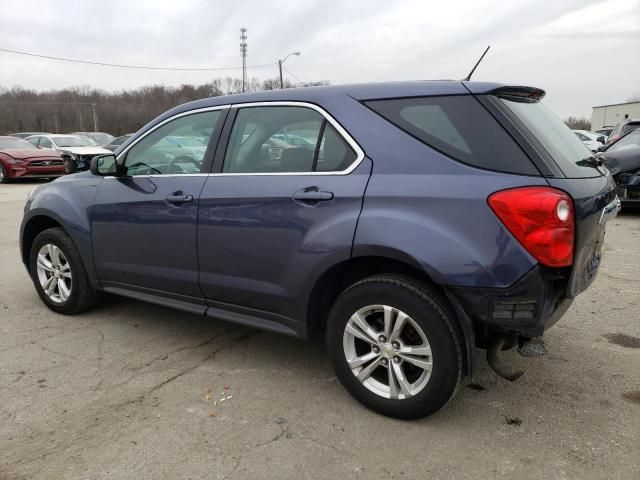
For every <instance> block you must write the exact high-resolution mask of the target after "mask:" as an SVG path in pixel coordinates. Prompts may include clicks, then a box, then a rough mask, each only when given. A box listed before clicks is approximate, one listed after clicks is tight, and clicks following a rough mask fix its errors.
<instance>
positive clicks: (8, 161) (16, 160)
mask: <svg viewBox="0 0 640 480" xmlns="http://www.w3.org/2000/svg"><path fill="white" fill-rule="evenodd" d="M7 163H10V164H11V165H24V161H23V160H18V159H17V158H10V159H9V160H7Z"/></svg>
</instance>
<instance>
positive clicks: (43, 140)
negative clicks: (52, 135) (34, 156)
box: [38, 137, 53, 148]
mask: <svg viewBox="0 0 640 480" xmlns="http://www.w3.org/2000/svg"><path fill="white" fill-rule="evenodd" d="M38 145H39V146H40V147H42V148H53V143H52V142H51V140H49V139H48V138H47V137H40V143H39V144H38Z"/></svg>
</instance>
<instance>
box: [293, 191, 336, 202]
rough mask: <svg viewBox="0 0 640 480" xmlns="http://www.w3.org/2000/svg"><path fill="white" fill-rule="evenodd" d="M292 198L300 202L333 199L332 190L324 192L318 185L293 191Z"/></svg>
mask: <svg viewBox="0 0 640 480" xmlns="http://www.w3.org/2000/svg"><path fill="white" fill-rule="evenodd" d="M293 199H294V200H296V201H298V202H302V203H315V202H326V201H328V200H333V192H325V191H324V190H320V189H319V188H318V187H308V188H303V189H302V190H298V191H297V192H296V193H294V194H293Z"/></svg>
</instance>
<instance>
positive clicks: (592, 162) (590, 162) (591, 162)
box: [576, 155, 602, 168]
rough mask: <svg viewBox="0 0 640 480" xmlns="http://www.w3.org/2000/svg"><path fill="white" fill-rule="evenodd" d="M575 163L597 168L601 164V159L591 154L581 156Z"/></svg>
mask: <svg viewBox="0 0 640 480" xmlns="http://www.w3.org/2000/svg"><path fill="white" fill-rule="evenodd" d="M576 165H580V166H581V167H593V168H598V167H601V166H602V159H601V158H599V157H595V156H593V155H592V156H590V157H586V158H583V159H582V160H580V161H578V162H576Z"/></svg>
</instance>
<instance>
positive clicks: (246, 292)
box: [198, 104, 371, 330]
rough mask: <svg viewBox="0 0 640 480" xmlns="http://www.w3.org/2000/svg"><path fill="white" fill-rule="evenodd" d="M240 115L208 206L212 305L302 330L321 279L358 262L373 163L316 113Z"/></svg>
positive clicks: (270, 110) (207, 275)
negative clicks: (355, 254) (354, 256)
mask: <svg viewBox="0 0 640 480" xmlns="http://www.w3.org/2000/svg"><path fill="white" fill-rule="evenodd" d="M234 115H235V120H234V121H233V127H232V129H231V131H230V132H229V133H225V134H223V137H225V136H227V135H228V137H229V140H228V144H227V148H226V153H224V155H217V156H216V164H215V165H214V171H216V170H217V171H218V173H216V174H214V175H212V176H210V177H209V178H208V179H207V182H206V183H205V185H204V188H203V192H202V195H201V199H200V212H199V220H198V255H199V263H200V286H201V288H202V291H203V293H204V294H205V297H206V298H207V299H208V301H209V304H210V305H211V306H212V307H216V306H219V307H220V308H226V309H229V308H231V309H235V310H237V311H238V312H239V313H243V314H245V315H246V314H249V315H254V316H256V317H261V318H267V319H269V320H270V321H271V322H274V321H275V322H278V323H283V324H285V325H286V326H287V327H289V328H290V329H293V330H295V329H296V328H298V327H299V325H297V326H296V325H293V324H292V322H291V320H292V319H293V321H294V322H293V323H296V322H298V323H299V322H302V321H303V316H304V313H305V311H306V302H307V295H308V293H309V292H308V289H309V285H310V284H311V283H312V282H313V278H314V277H316V276H319V275H320V274H321V273H322V272H323V271H324V270H325V269H326V268H328V266H330V265H333V264H335V263H338V262H340V261H342V260H347V259H348V258H349V257H350V254H351V245H352V241H353V236H354V232H355V228H356V222H357V219H358V216H359V213H360V209H361V206H362V197H363V195H364V190H365V187H366V184H367V180H368V178H369V174H370V172H371V163H370V161H369V160H368V159H365V158H364V154H363V152H362V151H361V149H360V148H359V147H358V146H357V145H356V144H355V142H353V140H351V139H349V137H348V136H347V135H346V132H344V131H343V130H342V129H341V127H340V126H339V125H337V123H335V121H333V120H332V119H330V118H328V116H326V115H325V114H324V113H323V112H321V111H319V110H318V109H317V108H315V107H311V106H306V105H305V106H303V105H299V106H294V105H290V104H289V105H277V104H263V105H260V106H248V107H243V108H239V109H237V111H235V110H234V111H233V112H232V113H230V115H229V117H230V118H229V121H228V123H229V122H231V119H232V117H233V116H234ZM228 128H229V127H228V126H227V127H225V131H226V130H228ZM269 313H271V314H273V315H271V316H270V315H268V314H269Z"/></svg>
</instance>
